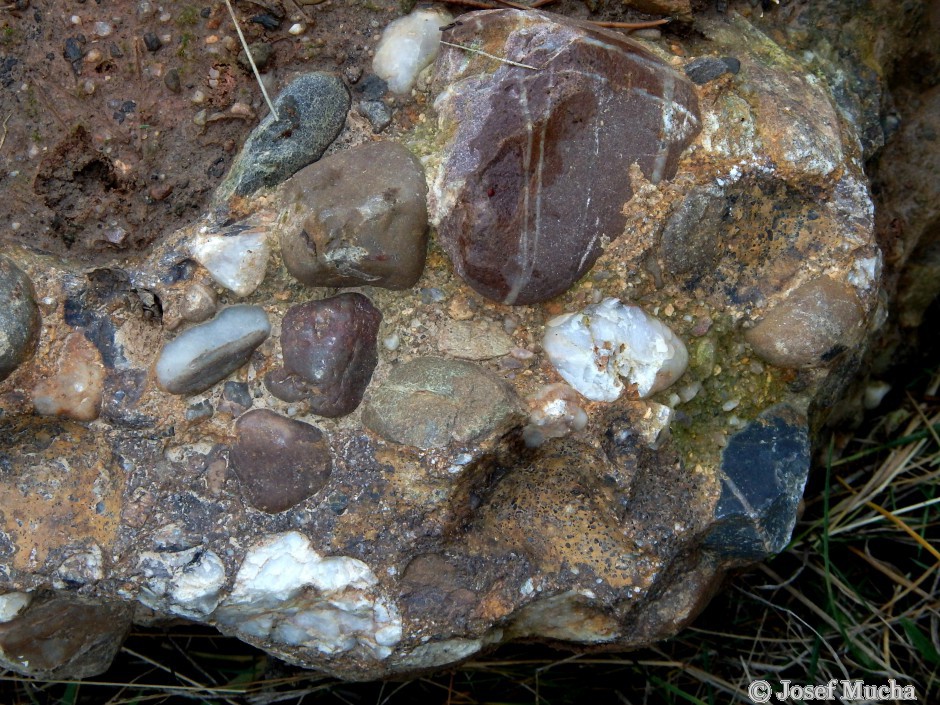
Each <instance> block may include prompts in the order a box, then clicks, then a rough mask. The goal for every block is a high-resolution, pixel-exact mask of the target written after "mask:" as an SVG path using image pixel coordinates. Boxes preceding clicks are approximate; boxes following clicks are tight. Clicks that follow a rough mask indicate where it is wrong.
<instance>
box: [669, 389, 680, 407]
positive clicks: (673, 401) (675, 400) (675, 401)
mask: <svg viewBox="0 0 940 705" xmlns="http://www.w3.org/2000/svg"><path fill="white" fill-rule="evenodd" d="M681 402H682V397H680V396H679V395H678V394H676V393H675V392H672V393H671V394H670V395H669V406H671V407H673V408H675V407H677V406H679V404H680V403H681Z"/></svg>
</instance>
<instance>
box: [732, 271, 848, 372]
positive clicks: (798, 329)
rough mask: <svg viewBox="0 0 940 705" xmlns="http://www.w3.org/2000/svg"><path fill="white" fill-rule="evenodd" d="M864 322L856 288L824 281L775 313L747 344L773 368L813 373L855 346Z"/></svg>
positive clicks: (808, 285) (753, 332) (793, 296)
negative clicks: (805, 368) (791, 368)
mask: <svg viewBox="0 0 940 705" xmlns="http://www.w3.org/2000/svg"><path fill="white" fill-rule="evenodd" d="M863 320H864V315H863V312H862V309H861V307H860V306H859V301H858V297H857V296H856V294H855V290H854V289H853V288H852V287H851V286H849V285H848V284H843V283H841V282H836V281H833V280H832V279H830V278H829V277H819V278H818V279H813V280H812V281H809V282H807V283H806V284H803V285H802V286H800V287H799V288H798V289H796V291H794V292H793V293H791V294H790V296H789V297H788V298H787V299H785V300H784V301H782V302H781V303H779V304H777V305H776V306H775V307H774V308H772V309H771V310H770V311H769V312H768V313H767V314H766V315H765V316H764V317H763V318H762V319H761V320H760V321H759V322H758V323H757V325H756V326H754V327H753V328H752V329H751V330H749V331H747V332H746V333H745V334H744V339H745V340H747V342H748V343H750V345H751V347H752V348H754V352H756V353H757V354H758V355H760V356H761V357H762V358H764V360H766V361H767V362H769V363H770V364H772V365H777V366H778V367H812V366H818V365H824V364H826V363H827V362H829V361H830V360H832V359H833V358H834V357H836V356H837V355H839V353H841V352H844V351H845V350H846V349H847V348H849V347H851V346H852V345H854V344H855V342H856V340H857V338H858V335H859V334H860V333H861V325H862V322H863Z"/></svg>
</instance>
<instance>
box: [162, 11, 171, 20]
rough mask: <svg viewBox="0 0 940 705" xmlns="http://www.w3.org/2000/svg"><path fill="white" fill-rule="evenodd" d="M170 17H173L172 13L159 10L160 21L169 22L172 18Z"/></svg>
mask: <svg viewBox="0 0 940 705" xmlns="http://www.w3.org/2000/svg"><path fill="white" fill-rule="evenodd" d="M172 19H173V15H171V14H170V13H169V12H161V13H160V21H161V22H169V21H170V20H172Z"/></svg>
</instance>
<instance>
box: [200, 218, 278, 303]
mask: <svg viewBox="0 0 940 705" xmlns="http://www.w3.org/2000/svg"><path fill="white" fill-rule="evenodd" d="M189 251H190V254H192V256H193V259H195V260H196V261H197V262H199V264H201V265H202V266H203V267H205V268H206V269H207V270H208V272H209V275H210V276H211V277H212V279H213V281H215V283H216V284H218V285H219V286H224V287H225V288H226V289H228V290H229V291H232V292H233V293H235V295H236V296H248V295H249V294H251V293H252V292H254V290H255V289H257V288H258V287H259V286H261V282H262V281H264V275H265V274H266V273H267V270H268V257H269V256H270V252H271V249H270V246H269V245H268V234H267V232H266V231H264V230H248V231H247V232H242V233H241V234H238V235H232V234H229V233H225V232H204V233H200V234H199V235H197V236H196V237H195V238H193V241H192V243H191V244H190V246H189Z"/></svg>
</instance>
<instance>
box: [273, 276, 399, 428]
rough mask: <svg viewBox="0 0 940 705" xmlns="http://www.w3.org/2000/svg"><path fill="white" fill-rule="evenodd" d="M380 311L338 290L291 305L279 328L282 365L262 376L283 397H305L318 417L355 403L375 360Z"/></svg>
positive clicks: (344, 411)
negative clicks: (326, 297)
mask: <svg viewBox="0 0 940 705" xmlns="http://www.w3.org/2000/svg"><path fill="white" fill-rule="evenodd" d="M381 321H382V314H381V313H380V312H379V310H378V309H376V308H375V306H373V305H372V302H371V301H369V299H368V298H366V297H365V296H363V295H362V294H357V293H352V294H339V295H338V296H332V297H330V298H328V299H321V300H319V301H308V302H307V303H305V304H300V305H299V306H294V307H292V308H291V309H290V310H289V311H288V312H287V313H286V314H285V316H284V322H283V324H282V326H281V347H282V348H283V350H284V367H283V368H280V369H276V370H274V371H272V372H269V373H268V374H267V376H265V378H264V384H265V386H266V387H267V388H268V390H269V391H270V392H271V393H272V394H273V395H274V396H276V397H278V398H279V399H282V400H284V401H300V400H301V399H304V400H306V401H307V402H309V404H310V411H311V412H312V413H314V414H318V415H320V416H330V417H333V416H345V415H346V414H349V413H351V412H352V411H353V410H355V408H356V407H358V406H359V403H360V402H361V401H362V395H363V393H364V392H365V390H366V387H367V386H368V385H369V380H371V379H372V371H373V370H374V369H375V365H376V363H377V362H378V353H377V350H376V344H377V343H376V336H377V335H378V330H379V324H380V323H381Z"/></svg>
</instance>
